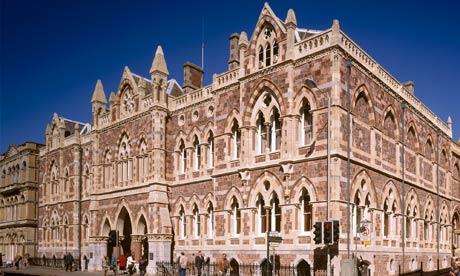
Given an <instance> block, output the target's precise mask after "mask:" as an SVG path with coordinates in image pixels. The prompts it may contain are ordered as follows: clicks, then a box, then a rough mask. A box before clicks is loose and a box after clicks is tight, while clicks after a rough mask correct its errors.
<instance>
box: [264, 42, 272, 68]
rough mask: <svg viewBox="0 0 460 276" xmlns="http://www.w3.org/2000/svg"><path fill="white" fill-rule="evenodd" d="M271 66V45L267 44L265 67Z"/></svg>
mask: <svg viewBox="0 0 460 276" xmlns="http://www.w3.org/2000/svg"><path fill="white" fill-rule="evenodd" d="M270 64H271V45H270V43H267V45H266V46H265V66H270Z"/></svg>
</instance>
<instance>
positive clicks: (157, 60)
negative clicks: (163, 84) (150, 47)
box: [150, 46, 169, 75]
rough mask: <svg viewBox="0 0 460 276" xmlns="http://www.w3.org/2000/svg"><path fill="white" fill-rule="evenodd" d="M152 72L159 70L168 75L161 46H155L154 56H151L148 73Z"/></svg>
mask: <svg viewBox="0 0 460 276" xmlns="http://www.w3.org/2000/svg"><path fill="white" fill-rule="evenodd" d="M154 72H161V73H163V74H165V75H169V72H168V67H167V66H166V60H165V56H164V54H163V49H162V48H161V46H158V47H157V51H156V53H155V57H154V58H153V62H152V67H151V68H150V74H152V73H154Z"/></svg>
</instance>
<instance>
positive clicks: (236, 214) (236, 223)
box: [231, 197, 241, 235]
mask: <svg viewBox="0 0 460 276" xmlns="http://www.w3.org/2000/svg"><path fill="white" fill-rule="evenodd" d="M231 208H232V234H233V235H238V234H240V233H241V210H240V205H239V204H238V200H237V199H236V198H235V197H233V198H232V206H231Z"/></svg>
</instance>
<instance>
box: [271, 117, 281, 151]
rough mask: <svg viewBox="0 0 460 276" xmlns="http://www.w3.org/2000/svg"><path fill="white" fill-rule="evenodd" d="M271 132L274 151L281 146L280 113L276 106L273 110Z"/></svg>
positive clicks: (272, 149)
mask: <svg viewBox="0 0 460 276" xmlns="http://www.w3.org/2000/svg"><path fill="white" fill-rule="evenodd" d="M270 132H271V133H270V149H271V151H272V152H273V151H277V150H279V149H280V147H281V122H280V114H279V112H278V109H276V108H275V109H274V110H273V115H272V120H271V131H270Z"/></svg>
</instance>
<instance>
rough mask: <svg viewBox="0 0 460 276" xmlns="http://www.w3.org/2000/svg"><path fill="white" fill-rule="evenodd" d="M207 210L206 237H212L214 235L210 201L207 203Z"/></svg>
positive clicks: (212, 208)
mask: <svg viewBox="0 0 460 276" xmlns="http://www.w3.org/2000/svg"><path fill="white" fill-rule="evenodd" d="M207 212H208V215H207V225H208V238H212V237H213V236H214V206H213V205H212V202H209V203H208V208H207Z"/></svg>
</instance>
